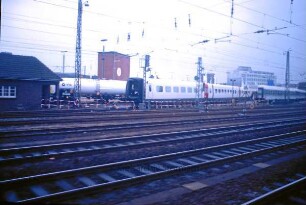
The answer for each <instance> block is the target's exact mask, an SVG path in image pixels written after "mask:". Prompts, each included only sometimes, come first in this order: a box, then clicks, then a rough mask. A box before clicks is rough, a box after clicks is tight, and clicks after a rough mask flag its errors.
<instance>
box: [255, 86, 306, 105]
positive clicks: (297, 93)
mask: <svg viewBox="0 0 306 205" xmlns="http://www.w3.org/2000/svg"><path fill="white" fill-rule="evenodd" d="M285 92H286V88H285V87H279V86H268V85H259V86H258V98H260V99H263V100H268V101H273V100H285ZM305 98H306V91H304V90H300V89H297V88H289V93H288V99H291V100H299V99H305Z"/></svg>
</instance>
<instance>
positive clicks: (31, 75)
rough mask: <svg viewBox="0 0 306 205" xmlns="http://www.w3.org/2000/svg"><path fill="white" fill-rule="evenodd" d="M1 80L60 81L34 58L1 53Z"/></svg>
mask: <svg viewBox="0 0 306 205" xmlns="http://www.w3.org/2000/svg"><path fill="white" fill-rule="evenodd" d="M0 79H12V80H32V81H60V80H61V78H60V77H59V76H58V75H56V74H55V73H53V72H52V71H51V70H50V69H49V68H48V67H47V66H46V65H44V64H43V63H42V62H40V61H39V60H38V59H37V58H35V57H33V56H20V55H13V54H11V53H0Z"/></svg>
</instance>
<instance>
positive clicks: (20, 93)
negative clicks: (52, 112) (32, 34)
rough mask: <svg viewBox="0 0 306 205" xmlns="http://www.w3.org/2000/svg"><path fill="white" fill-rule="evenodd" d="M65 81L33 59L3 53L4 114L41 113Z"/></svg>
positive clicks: (0, 102) (0, 100)
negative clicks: (43, 100)
mask: <svg viewBox="0 0 306 205" xmlns="http://www.w3.org/2000/svg"><path fill="white" fill-rule="evenodd" d="M59 81H61V78H60V77H58V76H57V75H56V74H55V73H53V72H52V71H51V70H50V69H49V68H48V67H47V66H45V65H44V64H43V63H42V62H40V61H39V60H38V59H37V58H35V57H32V56H19V55H13V54H11V53H0V111H8V110H19V109H23V110H30V109H40V108H41V100H42V99H47V98H49V97H50V90H51V85H52V86H54V87H58V85H59Z"/></svg>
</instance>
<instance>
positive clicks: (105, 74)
mask: <svg viewBox="0 0 306 205" xmlns="http://www.w3.org/2000/svg"><path fill="white" fill-rule="evenodd" d="M129 77H130V56H128V55H125V54H122V53H118V52H115V51H110V52H99V53H98V78H99V79H106V80H123V81H126V80H127V79H128V78H129Z"/></svg>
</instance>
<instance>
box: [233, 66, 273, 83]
mask: <svg viewBox="0 0 306 205" xmlns="http://www.w3.org/2000/svg"><path fill="white" fill-rule="evenodd" d="M227 84H228V85H237V86H241V85H242V84H244V85H275V84H276V76H275V75H274V73H271V72H266V71H254V70H252V69H251V67H245V66H239V67H238V68H237V69H236V70H234V71H232V72H228V73H227Z"/></svg>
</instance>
